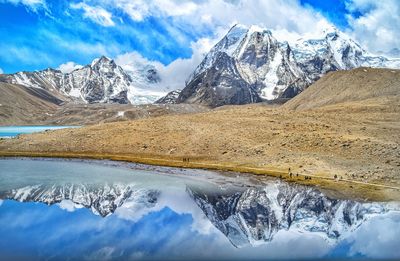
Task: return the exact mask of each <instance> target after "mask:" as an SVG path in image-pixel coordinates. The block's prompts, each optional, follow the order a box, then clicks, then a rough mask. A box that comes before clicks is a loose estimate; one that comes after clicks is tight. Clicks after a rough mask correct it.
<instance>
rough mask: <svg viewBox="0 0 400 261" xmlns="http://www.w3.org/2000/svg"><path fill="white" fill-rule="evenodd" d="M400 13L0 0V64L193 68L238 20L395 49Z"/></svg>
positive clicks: (204, 3) (398, 6)
mask: <svg viewBox="0 0 400 261" xmlns="http://www.w3.org/2000/svg"><path fill="white" fill-rule="evenodd" d="M399 14H400V1H397V0H386V1H372V0H346V1H340V0H325V1H318V0H269V1H267V0H265V1H260V0H229V1H228V0H213V1H211V0H198V1H177V0H152V1H143V0H136V1H128V0H74V1H65V0H52V1H50V0H0V35H1V41H0V49H1V50H2V51H1V52H0V70H1V71H3V72H5V73H12V72H16V71H21V70H28V71H29V70H39V69H44V68H47V67H53V68H58V67H59V66H60V65H61V64H65V63H67V62H70V65H71V66H73V65H75V64H80V65H84V64H88V63H90V62H91V61H92V60H93V59H94V58H96V57H99V56H101V55H106V56H109V57H112V58H118V57H119V56H120V55H123V54H125V55H126V54H132V53H133V54H135V55H136V56H137V55H139V56H142V57H143V58H144V59H147V60H151V61H158V62H160V63H161V64H163V65H164V66H167V65H169V64H171V63H173V62H174V61H175V62H176V63H178V62H177V61H179V62H180V61H182V60H183V61H185V62H186V63H185V64H181V65H180V66H181V67H184V68H189V67H190V69H191V66H192V67H193V66H195V65H196V64H197V63H198V62H199V59H200V58H201V56H200V55H199V53H204V52H205V51H206V50H208V49H209V48H210V47H211V46H212V44H213V43H215V41H216V39H218V38H220V37H221V36H222V35H223V34H224V33H225V32H226V31H227V30H228V29H229V27H230V26H231V25H232V24H234V23H238V22H239V23H244V24H258V25H262V26H264V27H268V28H270V29H274V30H283V31H284V32H290V33H295V34H299V35H302V34H304V33H308V32H315V31H318V30H320V29H321V28H322V27H323V25H325V24H327V23H332V24H334V25H335V26H337V27H338V28H340V29H341V30H343V31H346V32H347V33H349V34H350V35H352V36H353V37H354V38H355V39H356V40H358V41H359V42H360V43H361V44H362V46H363V47H364V48H366V49H368V50H370V51H372V52H378V51H384V52H389V51H391V50H392V49H393V48H399V49H400V40H399V39H400V29H398V26H397V25H398V24H400V18H399V16H400V15H399ZM377 37H378V39H379V40H380V41H376V39H377ZM136 56H135V57H136ZM129 57H132V56H127V57H126V58H129ZM199 57H200V58H199ZM188 64H190V65H188ZM178 67H179V66H178ZM1 71H0V72H1Z"/></svg>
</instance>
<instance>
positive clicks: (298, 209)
mask: <svg viewBox="0 0 400 261" xmlns="http://www.w3.org/2000/svg"><path fill="white" fill-rule="evenodd" d="M187 190H188V192H189V194H190V195H191V197H192V198H193V199H194V200H195V202H196V204H197V205H198V206H199V207H200V208H201V209H202V210H203V212H204V213H205V215H206V216H207V218H208V219H209V220H210V221H211V222H212V223H213V224H214V226H215V227H217V228H218V229H219V230H220V231H221V232H222V233H223V234H224V235H225V236H226V237H228V239H229V240H230V241H231V243H232V244H233V245H234V246H236V247H242V246H245V245H248V244H251V245H257V244H261V243H265V242H268V241H271V240H272V239H273V237H274V235H275V234H276V233H277V232H278V231H280V230H290V231H293V232H296V233H307V232H308V233H309V232H312V233H313V234H318V235H320V236H322V237H323V238H324V239H325V240H327V241H328V242H334V241H336V240H337V239H339V238H342V237H343V236H344V235H345V234H346V232H350V231H354V230H355V229H356V228H357V227H359V226H360V225H361V224H362V223H363V222H364V221H366V220H367V219H368V218H369V217H371V216H372V215H376V214H383V213H385V212H388V211H389V210H390V207H389V206H388V204H378V203H360V202H355V201H349V200H336V199H330V198H328V197H326V196H325V195H323V194H322V193H321V192H319V191H318V190H316V189H311V188H307V187H303V186H293V185H288V184H286V183H276V184H270V185H267V186H266V187H264V188H263V189H256V188H250V189H247V190H245V191H243V192H237V191H236V192H235V191H231V192H223V191H219V192H215V193H214V192H212V193H210V192H209V191H207V192H204V191H202V190H201V189H198V188H192V187H190V188H188V189H187Z"/></svg>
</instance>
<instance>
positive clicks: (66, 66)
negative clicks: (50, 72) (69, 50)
mask: <svg viewBox="0 0 400 261" xmlns="http://www.w3.org/2000/svg"><path fill="white" fill-rule="evenodd" d="M79 68H82V65H80V64H76V63H74V62H66V63H63V64H60V66H58V68H57V69H58V70H60V71H61V72H63V73H70V72H72V71H73V70H76V69H79Z"/></svg>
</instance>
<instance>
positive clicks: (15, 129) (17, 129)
mask: <svg viewBox="0 0 400 261" xmlns="http://www.w3.org/2000/svg"><path fill="white" fill-rule="evenodd" d="M65 128H77V126H0V138H12V137H15V136H17V135H19V134H28V133H34V132H41V131H46V130H58V129H65Z"/></svg>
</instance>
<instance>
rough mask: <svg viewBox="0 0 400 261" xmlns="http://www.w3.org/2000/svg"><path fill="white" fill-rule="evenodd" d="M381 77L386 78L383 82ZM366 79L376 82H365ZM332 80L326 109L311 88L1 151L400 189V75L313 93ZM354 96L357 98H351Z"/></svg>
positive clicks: (335, 77) (8, 145)
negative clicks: (221, 168) (290, 97)
mask: <svg viewBox="0 0 400 261" xmlns="http://www.w3.org/2000/svg"><path fill="white" fill-rule="evenodd" d="M375 73H376V74H377V75H384V76H385V77H384V78H382V81H381V80H380V79H381V78H380V76H379V77H375V76H374V74H375ZM343 77H348V79H352V80H351V82H350V83H349V84H345V81H342V80H340V79H344V78H343ZM366 79H374V80H373V83H367V82H368V81H367V82H366V84H362V83H363V82H364V81H365V80H366ZM327 80H329V81H331V82H332V83H333V84H336V83H337V82H342V83H341V84H342V85H340V84H338V86H340V88H338V89H337V90H338V91H337V92H336V91H335V89H334V88H333V87H332V88H329V90H324V91H321V92H319V96H318V97H319V98H324V99H325V101H326V102H325V103H324V104H330V105H329V106H325V107H323V108H315V107H318V106H319V105H321V103H319V102H317V101H314V99H312V98H310V97H309V96H307V95H313V93H312V94H307V93H310V92H309V91H305V92H304V93H302V94H301V95H300V96H299V97H298V98H296V99H295V100H294V101H293V102H291V104H290V103H289V104H288V105H287V106H284V107H283V108H282V107H269V106H266V105H263V104H254V105H247V106H230V107H226V108H224V109H220V110H213V111H209V112H204V113H197V114H187V115H172V116H171V115H170V116H161V117H156V118H148V119H140V120H135V121H126V122H118V123H108V124H99V125H94V126H89V127H84V128H80V129H65V130H58V131H49V132H46V133H41V134H32V135H23V136H20V137H19V138H18V139H13V140H3V141H1V142H0V151H1V152H2V153H3V154H13V153H14V154H13V155H21V154H24V153H28V154H29V153H30V154H34V153H37V152H41V153H43V154H41V155H48V156H51V155H56V156H57V155H58V156H60V155H69V156H71V155H72V156H73V155H74V154H75V155H77V154H79V155H86V156H88V155H89V156H90V155H96V157H98V156H99V155H100V156H101V155H104V157H107V156H106V155H114V156H115V155H117V156H118V155H119V156H127V155H131V156H132V159H138V158H143V159H144V158H151V159H157V158H159V159H164V160H173V161H175V163H176V162H182V159H183V158H184V157H189V158H190V162H193V163H196V162H201V163H202V164H204V166H205V167H210V166H213V164H220V165H221V164H222V165H224V164H225V165H229V166H236V167H238V169H240V167H243V166H245V167H249V168H263V169H266V170H276V171H278V172H277V173H279V171H283V172H287V169H288V168H291V169H292V171H294V173H298V174H300V175H310V176H322V177H328V178H333V177H335V175H336V176H337V178H338V179H340V178H342V179H349V180H354V181H362V182H373V183H379V184H385V185H389V186H395V187H400V135H399V133H400V106H399V105H400V102H399V96H398V94H399V92H400V87H399V86H400V85H399V84H398V83H399V81H400V73H399V71H393V70H371V69H367V70H366V71H365V70H364V69H358V70H354V71H349V72H337V73H332V74H329V75H328V76H327V77H326V79H322V80H321V81H322V82H321V81H319V82H318V83H317V85H314V86H311V87H310V90H312V88H316V87H315V86H318V85H321V84H324V85H325V86H328V85H329V84H328V82H327ZM388 83H393V84H388ZM373 85H374V86H376V88H383V89H381V90H380V92H377V93H376V92H375V91H372V92H371V93H376V94H374V95H372V96H371V95H369V94H368V95H367V94H365V93H367V92H366V91H367V90H373V89H374V88H372V87H373ZM364 88H367V90H364ZM325 89H326V87H325ZM352 90H353V91H352ZM355 92H357V93H359V94H358V95H357V97H358V98H357V99H352V98H351V97H353V96H352V94H353V93H355ZM343 93H344V94H343ZM347 93H348V95H347ZM324 95H329V97H324ZM354 95H355V94H354ZM332 97H336V98H337V99H336V100H335V99H333V98H332ZM338 97H340V98H338ZM346 97H349V98H346ZM332 99H333V100H332ZM298 101H304V103H309V104H312V103H314V104H315V105H312V106H307V105H304V107H305V108H308V107H312V108H315V109H312V110H306V109H304V110H290V109H287V108H291V106H294V105H293V104H296V102H298ZM335 102H339V103H335ZM295 107H296V108H299V107H300V105H298V106H295ZM24 155H25V154H24ZM79 155H77V156H79ZM143 161H145V160H143ZM158 163H159V164H164V163H162V162H158ZM175 163H174V164H175ZM185 164H186V163H185ZM185 164H184V163H180V164H178V163H176V164H175V165H178V166H185ZM250 172H252V171H250ZM283 172H282V173H283ZM339 185H340V184H339ZM343 189H344V188H343ZM339 190H340V189H339Z"/></svg>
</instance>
